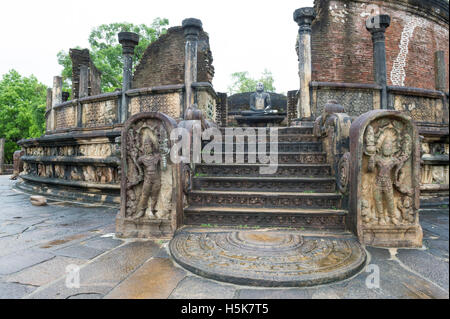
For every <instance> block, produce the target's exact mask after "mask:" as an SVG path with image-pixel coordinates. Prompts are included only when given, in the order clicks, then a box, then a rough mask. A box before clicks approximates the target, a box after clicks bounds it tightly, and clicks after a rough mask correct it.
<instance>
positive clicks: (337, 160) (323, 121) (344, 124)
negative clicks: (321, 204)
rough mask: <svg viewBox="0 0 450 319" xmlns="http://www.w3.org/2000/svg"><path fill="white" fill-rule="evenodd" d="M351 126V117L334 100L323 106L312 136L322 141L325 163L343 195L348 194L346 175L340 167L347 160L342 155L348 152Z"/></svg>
mask: <svg viewBox="0 0 450 319" xmlns="http://www.w3.org/2000/svg"><path fill="white" fill-rule="evenodd" d="M351 124H352V120H351V117H350V116H349V115H348V114H347V113H345V110H344V107H343V106H342V105H340V104H338V102H337V101H334V100H329V101H328V102H327V104H325V107H324V110H323V113H322V115H320V116H319V117H318V118H317V119H316V121H315V122H314V135H315V136H317V137H320V139H321V140H322V145H323V149H324V151H325V152H326V153H327V162H328V163H329V164H330V165H331V168H332V174H333V175H335V176H336V184H337V187H338V189H339V191H340V192H341V193H342V194H343V195H347V193H348V191H347V181H346V179H348V174H345V172H343V171H342V166H343V165H347V163H344V161H346V160H347V159H346V158H343V157H344V156H343V155H344V154H345V153H347V152H348V151H349V150H350V145H349V144H350V142H349V135H350V126H351ZM345 204H346V203H345ZM344 206H345V205H344Z"/></svg>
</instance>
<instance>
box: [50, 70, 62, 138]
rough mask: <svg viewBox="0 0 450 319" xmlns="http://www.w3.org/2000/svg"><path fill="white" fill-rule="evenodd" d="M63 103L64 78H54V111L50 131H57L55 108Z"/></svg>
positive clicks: (51, 114) (51, 112)
mask: <svg viewBox="0 0 450 319" xmlns="http://www.w3.org/2000/svg"><path fill="white" fill-rule="evenodd" d="M61 103H62V77H60V76H54V77H53V89H52V109H51V111H50V121H49V123H50V128H49V130H50V131H54V130H55V129H56V112H55V110H54V107H55V106H56V105H58V104H61Z"/></svg>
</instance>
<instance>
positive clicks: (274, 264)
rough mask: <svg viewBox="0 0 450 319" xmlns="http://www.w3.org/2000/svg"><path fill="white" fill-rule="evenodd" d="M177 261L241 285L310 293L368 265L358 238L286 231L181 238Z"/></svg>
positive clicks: (190, 233) (176, 241)
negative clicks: (308, 290)
mask: <svg viewBox="0 0 450 319" xmlns="http://www.w3.org/2000/svg"><path fill="white" fill-rule="evenodd" d="M170 252H171V254H172V257H173V258H174V259H175V261H176V262H178V263H179V264H180V265H182V266H183V267H185V268H186V269H188V270H190V271H192V272H193V273H195V274H197V275H200V276H203V277H207V278H210V279H214V280H219V281H224V282H230V283H234V284H239V285H248V286H263V287H306V286H314V285H321V284H326V283H330V282H335V281H339V280H343V279H346V278H349V277H351V276H353V275H355V274H356V273H357V272H359V271H360V270H361V269H362V268H363V267H364V265H365V261H366V253H365V251H364V250H363V249H362V247H361V246H360V245H359V244H358V243H357V242H356V241H355V240H353V239H352V238H347V237H344V238H337V237H335V238H333V237H303V236H301V235H300V234H299V232H293V231H285V230H270V231H264V230H262V231H259V230H243V231H238V230H234V231H233V230H230V231H217V232H212V231H205V230H203V231H202V230H201V229H190V230H186V231H182V232H179V233H178V234H177V235H176V236H175V237H174V238H173V239H172V241H171V242H170Z"/></svg>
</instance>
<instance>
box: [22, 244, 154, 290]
mask: <svg viewBox="0 0 450 319" xmlns="http://www.w3.org/2000/svg"><path fill="white" fill-rule="evenodd" d="M158 250H159V246H158V245H156V244H155V243H153V242H150V241H136V242H131V243H129V244H126V245H124V246H121V247H118V248H116V249H114V250H112V251H110V252H108V253H107V254H104V255H102V256H100V257H99V258H98V259H96V260H95V261H93V262H91V263H89V264H87V265H86V266H84V267H82V268H81V269H80V288H67V287H66V285H65V278H63V279H60V280H58V281H56V282H54V283H52V284H51V285H49V286H46V287H45V288H44V289H41V290H39V291H36V292H35V293H32V294H31V295H30V296H28V298H33V299H41V298H44V299H47V298H50V299H53V298H58V299H61V298H62V299H64V298H69V297H72V296H78V295H80V294H101V295H102V296H103V295H105V294H107V293H108V292H109V291H110V290H111V289H112V288H114V287H115V286H116V285H118V284H119V283H120V282H121V281H122V280H124V279H125V278H127V277H128V276H129V275H130V273H132V272H134V271H135V270H136V269H137V268H139V267H140V266H141V265H142V264H143V263H144V262H145V261H146V260H148V259H149V258H151V257H152V256H153V255H154V254H155V253H156V252H157V251H158Z"/></svg>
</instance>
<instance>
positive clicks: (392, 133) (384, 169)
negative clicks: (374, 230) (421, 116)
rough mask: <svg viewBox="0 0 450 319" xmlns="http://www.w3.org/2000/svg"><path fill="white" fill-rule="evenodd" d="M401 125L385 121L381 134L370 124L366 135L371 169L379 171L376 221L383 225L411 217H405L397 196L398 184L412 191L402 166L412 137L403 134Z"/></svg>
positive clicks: (407, 192) (402, 191)
mask: <svg viewBox="0 0 450 319" xmlns="http://www.w3.org/2000/svg"><path fill="white" fill-rule="evenodd" d="M402 132H403V131H402V130H401V127H400V126H399V125H397V124H388V123H387V122H386V123H384V125H381V126H380V128H379V131H378V134H377V135H378V136H376V134H375V133H374V129H373V127H372V126H368V128H367V131H366V136H365V142H366V147H365V154H366V155H367V156H369V160H368V166H367V170H368V172H375V173H376V177H375V185H374V186H373V199H374V204H375V212H376V214H375V216H373V222H374V223H378V224H379V225H387V224H390V223H392V224H394V225H399V224H400V223H402V222H404V221H406V222H409V220H410V218H409V217H408V218H403V219H402V217H403V216H401V214H400V212H399V211H398V210H396V207H395V200H394V187H395V188H396V189H397V191H399V192H400V193H403V194H407V195H411V192H412V190H411V189H410V187H409V186H408V185H406V184H403V183H402V180H404V178H405V177H404V176H403V175H404V172H402V167H403V165H404V163H405V162H406V161H407V160H408V158H409V157H410V155H411V151H412V145H411V137H410V136H409V135H407V134H405V135H403V136H401V134H402Z"/></svg>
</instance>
